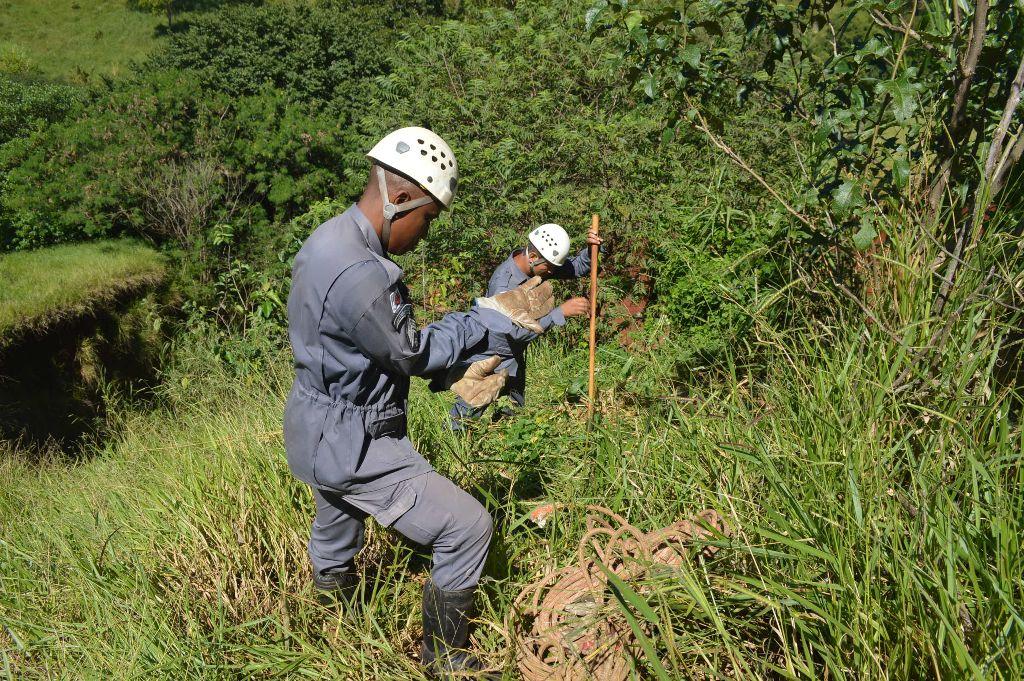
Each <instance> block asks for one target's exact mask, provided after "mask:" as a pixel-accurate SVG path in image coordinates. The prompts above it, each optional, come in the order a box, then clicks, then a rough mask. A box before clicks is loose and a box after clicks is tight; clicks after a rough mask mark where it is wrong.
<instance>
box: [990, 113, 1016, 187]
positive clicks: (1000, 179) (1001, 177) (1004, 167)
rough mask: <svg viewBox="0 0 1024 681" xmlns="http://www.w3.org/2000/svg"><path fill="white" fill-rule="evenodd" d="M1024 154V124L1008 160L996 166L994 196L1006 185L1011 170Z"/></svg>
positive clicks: (1008, 155)
mask: <svg viewBox="0 0 1024 681" xmlns="http://www.w3.org/2000/svg"><path fill="white" fill-rule="evenodd" d="M1021 156H1024V125H1021V127H1020V128H1019V129H1018V130H1017V141H1016V142H1014V144H1013V146H1012V147H1010V151H1009V153H1008V154H1007V155H1006V160H1005V161H1004V162H1003V163H1001V164H999V167H997V168H996V176H995V177H994V178H992V190H991V191H992V196H995V195H996V194H998V193H999V191H1000V190H1001V189H1002V188H1003V187H1004V186H1005V185H1006V180H1008V179H1009V177H1010V170H1011V169H1012V168H1013V166H1014V165H1015V164H1016V163H1017V162H1018V161H1020V158H1021Z"/></svg>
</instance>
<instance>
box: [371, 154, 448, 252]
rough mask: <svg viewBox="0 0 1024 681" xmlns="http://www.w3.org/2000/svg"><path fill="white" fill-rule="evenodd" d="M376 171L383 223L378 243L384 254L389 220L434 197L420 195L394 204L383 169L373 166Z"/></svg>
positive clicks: (388, 235)
mask: <svg viewBox="0 0 1024 681" xmlns="http://www.w3.org/2000/svg"><path fill="white" fill-rule="evenodd" d="M374 169H375V170H376V171H377V187H378V188H379V189H380V202H381V205H382V206H383V213H384V224H383V225H382V226H381V230H380V245H381V248H383V249H384V254H385V255H387V253H388V244H389V243H390V242H391V221H392V220H394V219H395V216H396V215H398V214H399V213H407V212H409V211H410V210H412V209H414V208H419V207H420V206H425V205H427V204H428V203H430V202H432V201H433V200H434V198H433V197H432V196H421V197H420V198H418V199H413V200H412V201H406V202H405V203H399V204H397V205H396V204H394V203H391V195H390V194H389V193H388V181H387V178H386V173H385V172H384V169H383V168H381V167H380V166H374Z"/></svg>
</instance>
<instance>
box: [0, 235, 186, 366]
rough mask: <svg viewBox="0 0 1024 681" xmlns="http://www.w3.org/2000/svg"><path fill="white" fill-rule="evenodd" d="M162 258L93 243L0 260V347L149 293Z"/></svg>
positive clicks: (129, 246)
mask: <svg viewBox="0 0 1024 681" xmlns="http://www.w3.org/2000/svg"><path fill="white" fill-rule="evenodd" d="M165 275H166V265H165V260H164V258H163V257H162V256H161V255H160V254H159V253H157V252H156V251H154V250H153V249H151V248H148V247H146V246H143V245H142V244H139V243H136V242H132V241H94V242H90V243H83V244H74V245H62V246H53V247H50V248H44V249H40V250H35V251H21V252H16V253H7V254H2V255H0V347H3V346H4V345H7V344H9V343H11V342H13V341H15V340H17V339H18V338H19V337H20V336H22V335H25V334H40V333H42V332H45V331H46V329H47V328H49V327H51V326H53V325H55V324H58V323H60V322H67V321H74V320H75V318H77V317H81V316H85V315H88V314H90V313H92V312H94V311H96V310H97V309H99V308H102V307H103V306H105V305H108V304H111V303H113V302H115V301H117V300H118V299H123V298H125V297H130V296H131V295H132V294H138V293H139V292H142V291H145V290H146V289H149V288H152V287H153V286H154V285H155V284H157V283H159V282H160V281H161V280H162V279H163V278H164V277H165Z"/></svg>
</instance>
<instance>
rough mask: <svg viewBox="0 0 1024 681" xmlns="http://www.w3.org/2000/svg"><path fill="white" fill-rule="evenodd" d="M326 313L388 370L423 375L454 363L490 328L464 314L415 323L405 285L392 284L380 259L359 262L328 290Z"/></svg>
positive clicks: (376, 361) (367, 353)
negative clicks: (428, 322) (377, 260)
mask: <svg viewBox="0 0 1024 681" xmlns="http://www.w3.org/2000/svg"><path fill="white" fill-rule="evenodd" d="M325 315H329V316H330V319H331V320H332V322H333V324H334V325H336V327H337V328H338V330H339V331H341V332H343V333H344V334H345V336H346V337H347V338H348V339H350V340H351V341H352V343H354V344H355V345H356V347H357V348H358V349H359V351H360V352H361V353H362V354H363V355H365V356H366V357H368V358H370V359H371V360H373V361H374V362H375V363H376V364H378V365H379V366H381V367H383V368H384V369H385V370H386V371H388V372H393V373H398V374H401V375H404V376H421V375H424V374H429V373H433V372H435V371H438V370H441V369H447V368H449V367H451V366H452V365H453V364H455V363H456V362H457V361H458V360H459V357H461V356H462V355H463V354H468V353H469V352H471V351H472V349H473V348H474V347H475V346H477V345H478V344H480V343H481V342H482V341H483V340H484V339H485V338H486V335H487V330H486V329H485V328H484V327H483V326H482V325H480V324H479V323H477V322H475V321H474V320H473V319H472V318H470V317H469V316H468V315H466V314H465V313H453V314H449V315H446V316H445V317H443V318H442V319H441V320H439V321H437V322H435V323H433V324H430V325H429V326H427V327H426V328H424V329H423V330H422V331H421V330H419V329H418V328H417V327H416V320H415V318H414V317H413V313H412V304H411V303H409V301H408V300H407V296H406V291H405V287H404V286H403V285H401V284H400V283H399V284H391V283H390V281H389V279H388V276H387V273H386V272H385V271H384V269H383V268H382V267H381V266H380V264H379V263H375V262H371V261H368V262H365V263H360V264H358V265H354V266H352V267H350V268H349V269H347V270H346V271H345V272H344V273H342V274H341V276H339V277H338V278H337V279H336V280H335V282H334V285H333V286H332V287H331V290H330V292H329V293H328V295H327V301H326V303H325Z"/></svg>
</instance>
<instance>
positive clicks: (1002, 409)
mask: <svg viewBox="0 0 1024 681" xmlns="http://www.w3.org/2000/svg"><path fill="white" fill-rule="evenodd" d="M906 232H907V233H908V234H911V232H912V228H911V227H910V226H906ZM894 233H899V232H896V231H894ZM911 236H912V235H911ZM911 236H908V237H907V241H908V242H909V243H912V242H913V241H914V239H913V238H911ZM906 250H907V253H909V252H911V250H912V249H911V248H910V247H909V246H908V247H907V249H906ZM908 263H909V261H908V260H906V259H903V256H902V255H901V245H900V244H899V243H897V242H896V241H895V239H894V240H893V242H892V243H891V251H890V252H889V253H888V254H887V256H886V257H885V258H879V259H878V261H877V262H875V263H874V264H873V267H874V268H875V269H876V272H877V274H878V275H879V276H880V277H881V280H884V281H889V282H897V285H895V286H892V287H890V288H889V289H887V295H886V297H885V299H884V300H882V299H880V300H878V301H873V304H874V305H875V307H874V311H873V313H872V314H873V315H874V317H873V318H872V319H871V323H867V324H862V323H859V322H854V323H852V324H850V325H846V324H845V323H842V322H841V320H836V324H835V325H816V326H814V327H811V328H806V329H798V330H795V331H794V332H792V333H789V334H783V335H780V334H778V333H777V332H774V331H772V330H771V328H772V327H771V326H769V325H761V324H758V325H757V326H756V327H755V329H754V331H753V339H754V340H753V341H752V345H751V346H750V347H748V348H745V349H744V351H743V353H742V354H743V356H751V353H753V354H755V355H756V356H757V357H758V362H757V364H756V365H754V366H757V367H766V368H767V370H763V369H756V368H747V367H746V366H745V365H743V364H741V363H738V362H733V363H729V364H727V365H726V366H725V367H723V368H722V369H721V370H720V373H717V374H716V377H715V378H714V380H709V381H708V382H707V386H708V387H706V388H704V389H699V390H694V391H692V392H691V393H690V394H689V395H688V396H687V397H686V398H680V397H675V398H671V396H668V395H665V392H666V390H665V386H666V385H667V384H668V382H669V379H670V378H671V377H672V375H673V371H674V367H673V366H672V363H671V361H670V360H669V359H668V358H670V357H671V353H670V352H669V350H670V346H671V343H672V340H671V337H668V339H667V340H666V339H665V337H664V334H661V333H658V330H657V329H655V330H654V331H655V333H653V334H652V337H653V338H657V337H662V340H661V341H660V342H658V343H656V344H654V345H652V346H651V347H649V348H647V350H646V351H638V352H635V353H633V354H629V355H627V354H626V353H625V352H623V351H622V350H618V349H615V348H614V347H613V346H611V345H608V346H606V347H605V348H604V349H602V352H601V354H600V355H599V363H600V366H601V374H600V379H599V380H600V385H601V407H602V409H601V412H602V413H601V419H600V424H599V426H598V427H597V428H596V429H595V430H594V431H593V432H592V433H591V434H590V435H588V434H587V431H586V429H585V427H584V426H583V423H582V417H583V413H584V410H583V407H582V406H581V405H579V404H578V403H576V404H573V403H572V401H571V400H567V395H570V396H571V393H572V392H573V386H574V385H575V384H577V383H579V381H580V380H581V379H583V378H584V377H585V371H586V369H585V367H586V350H585V345H584V344H583V342H582V341H581V340H580V338H581V337H582V336H583V332H582V330H581V329H582V328H583V327H582V326H579V327H577V328H575V331H576V332H577V333H572V332H573V327H570V328H568V329H566V330H565V331H563V332H560V335H556V336H555V337H554V338H551V339H546V340H545V341H544V342H543V343H539V344H537V346H536V347H535V348H534V349H533V350H532V351H531V357H530V360H531V383H530V387H529V398H528V399H529V406H528V408H527V409H526V410H525V411H524V412H522V413H520V414H519V415H518V416H517V417H516V418H513V419H511V420H508V421H504V422H501V423H499V424H496V425H483V426H481V427H480V428H479V429H477V430H476V431H474V432H471V433H469V434H466V435H453V434H451V433H449V432H448V431H447V430H446V429H445V427H444V424H445V419H446V415H445V412H446V409H447V406H448V404H449V398H448V396H446V395H431V394H429V393H428V392H426V391H425V389H424V387H423V384H422V382H418V381H417V382H414V383H415V388H414V392H413V396H412V407H411V415H412V417H411V422H410V428H411V432H412V435H413V438H414V440H415V441H416V443H417V445H418V447H419V448H420V450H421V451H423V452H425V453H426V454H427V455H428V456H429V457H430V458H431V459H432V460H433V461H434V463H435V466H436V467H437V468H438V469H439V470H441V471H442V472H444V473H446V474H448V475H450V476H451V477H453V478H454V479H455V480H457V481H458V482H459V483H460V484H462V485H463V486H465V487H466V488H467V489H470V490H471V491H472V492H473V493H474V494H475V495H476V496H477V497H479V498H481V499H482V500H484V501H485V502H486V503H487V505H488V507H489V508H490V510H491V512H492V514H493V515H494V518H495V523H496V536H495V540H494V543H493V545H492V555H491V558H490V560H489V563H488V566H487V569H486V571H485V579H484V582H483V608H482V613H481V616H480V620H481V625H480V627H479V628H478V630H477V639H478V644H479V645H480V647H481V648H482V649H483V650H484V651H486V655H487V656H488V659H489V660H491V661H492V662H493V664H494V665H495V666H497V667H500V668H503V669H505V670H506V672H507V673H506V677H507V678H516V677H517V674H516V672H515V663H514V650H513V648H512V645H511V640H512V638H513V637H514V636H515V632H516V631H517V630H518V626H519V622H518V620H517V618H516V617H515V613H514V609H513V602H514V600H515V598H516V597H517V596H518V595H519V594H520V593H521V591H522V589H523V587H524V585H526V584H528V583H531V582H533V581H535V580H537V579H538V578H540V577H541V576H542V575H543V574H545V573H546V571H547V570H550V569H551V568H553V567H557V566H561V565H566V564H568V563H570V562H571V561H573V560H575V557H574V551H575V545H576V543H577V542H578V540H579V538H580V536H581V535H582V533H583V531H584V518H585V516H586V511H585V508H584V507H585V505H586V504H593V503H596V504H603V505H605V506H608V507H610V508H612V509H614V510H616V511H618V512H620V513H622V514H623V515H625V516H626V517H627V518H628V519H629V520H630V521H631V522H632V523H634V524H635V525H637V526H638V527H640V528H641V529H643V530H650V529H653V528H656V527H660V526H662V525H664V524H666V523H668V522H671V521H673V520H675V519H678V518H684V517H688V516H690V515H692V514H693V513H695V512H697V511H699V510H701V509H704V508H714V509H717V510H718V511H719V512H720V513H721V514H722V515H723V516H724V517H725V518H726V519H727V520H728V522H729V524H730V525H731V527H732V529H733V534H732V538H731V539H728V540H724V539H722V540H718V541H717V542H716V543H718V544H719V545H720V546H721V550H720V551H719V552H718V554H717V555H716V556H715V557H714V558H713V559H708V560H703V559H702V560H697V559H694V560H692V561H689V562H685V563H684V564H683V565H682V566H680V567H679V568H678V569H673V570H671V571H667V572H659V573H652V575H651V576H650V577H648V578H647V579H645V580H644V581H642V582H639V583H634V584H633V585H632V586H633V588H634V589H635V591H636V592H637V593H639V594H642V595H643V596H642V598H643V600H644V601H645V602H644V603H642V604H641V605H640V606H637V607H631V606H626V605H623V604H622V603H620V602H618V601H616V600H614V599H611V600H610V602H609V604H607V605H606V606H605V607H604V609H602V610H599V611H598V612H597V615H598V616H601V617H605V616H606V617H622V616H623V615H624V613H623V612H622V610H623V609H629V610H631V612H630V616H631V617H633V618H634V619H647V620H649V621H648V622H647V627H648V631H649V632H652V634H651V638H650V640H649V641H648V644H649V646H650V650H651V651H653V652H654V654H655V655H656V657H657V659H656V660H655V659H653V658H652V656H651V655H649V654H646V653H644V652H642V651H640V650H639V649H638V650H637V653H636V658H637V659H636V661H635V662H634V663H633V664H634V666H635V668H636V670H637V674H639V675H640V676H641V677H652V678H653V677H660V678H700V679H705V678H710V677H712V676H716V675H724V676H727V677H730V678H737V677H739V678H822V677H824V678H893V679H905V678H957V679H961V678H978V679H982V678H986V679H987V678H1006V679H1013V678H1020V677H1021V675H1022V674H1024V647H1022V626H1024V617H1022V612H1021V607H1020V604H1021V603H1022V602H1024V582H1022V575H1024V551H1022V538H1024V493H1022V492H1024V468H1022V466H1021V445H1022V435H1021V429H1020V426H1019V424H1018V423H1016V422H1015V421H1013V420H1011V416H1010V410H1011V407H1013V405H1014V404H1016V403H1015V402H1014V397H1013V394H1012V392H1011V391H1010V390H1009V389H1007V388H1005V387H1002V386H1001V385H1000V384H999V382H998V381H997V380H996V377H995V375H994V373H993V366H995V364H996V363H997V362H996V359H997V357H998V355H999V351H1000V350H999V345H1000V340H999V336H998V334H997V333H995V332H993V331H991V330H986V329H991V328H992V327H991V326H990V325H988V324H987V323H986V322H985V319H984V317H985V315H986V314H987V313H985V310H989V311H991V309H990V308H988V307H984V306H985V305H987V303H984V301H982V302H979V303H977V305H975V304H974V303H971V302H970V299H969V298H962V299H960V302H962V303H963V304H964V308H963V309H964V310H965V311H966V312H967V313H966V314H964V315H962V316H961V317H958V321H957V323H955V324H953V325H952V326H951V327H950V330H949V333H948V335H947V337H946V341H945V342H944V343H943V344H941V346H940V347H937V348H936V350H935V351H936V353H937V354H933V355H928V356H927V361H925V358H924V356H922V355H919V354H917V351H912V350H911V348H915V347H921V346H922V343H921V342H920V339H921V338H922V337H925V338H927V337H928V336H929V334H931V333H932V332H934V330H935V328H936V326H938V325H939V324H940V323H941V320H930V319H927V317H926V315H922V314H921V312H920V311H922V310H927V301H928V300H930V299H931V297H932V296H933V295H934V291H933V283H932V280H931V278H930V277H927V276H925V277H912V276H909V274H908V273H909V272H911V271H913V270H912V267H911V266H910V265H909V264H908ZM965 281H966V280H965ZM965 286H966V288H965V289H964V290H966V291H969V290H970V282H967V283H966V284H965ZM889 294H891V296H890V295H889ZM772 304H783V303H782V302H780V298H779V297H778V296H769V297H768V298H766V299H765V300H764V301H763V304H762V306H761V309H762V310H764V309H765V307H766V306H769V305H772ZM843 307H844V305H843V304H841V303H840V302H839V301H837V304H836V308H837V309H841V308H843ZM951 307H952V305H951ZM185 342H186V343H188V345H185V346H183V347H180V348H179V350H178V353H177V360H176V363H175V365H174V367H173V368H172V369H171V370H170V371H169V373H168V374H167V376H166V377H165V381H164V389H163V404H164V406H163V407H162V408H161V409H160V410H158V411H156V412H149V413H132V412H130V411H122V412H121V413H120V415H119V416H118V420H119V424H118V430H119V432H120V435H118V436H117V437H116V438H114V439H113V440H112V441H111V442H109V443H108V444H106V445H103V446H102V447H99V448H97V450H96V451H95V452H94V455H93V457H92V458H91V459H90V460H88V461H87V462H85V463H82V464H80V465H75V466H73V467H70V468H69V467H68V466H67V464H66V463H65V462H64V461H62V460H61V459H60V457H59V455H57V458H56V459H55V460H53V461H52V462H50V463H48V464H43V465H37V464H30V463H28V462H26V461H25V460H24V459H22V458H20V457H19V456H18V454H17V453H16V452H10V453H8V455H6V456H3V457H0V480H2V482H0V527H2V528H4V529H3V534H2V537H0V625H2V626H0V651H2V655H3V669H4V670H5V672H6V673H7V675H8V676H10V677H12V678H80V677H102V678H129V677H146V678H152V677H157V678H185V677H188V678H225V677H240V676H242V677H252V676H258V677H263V678H324V677H328V676H330V677H341V678H364V679H371V678H372V679H404V678H418V675H419V672H418V670H417V667H416V664H415V660H414V659H413V657H411V653H412V651H413V650H414V649H415V640H416V636H417V635H418V631H419V624H418V617H419V610H418V595H419V587H420V584H421V583H422V582H423V580H424V579H425V578H426V574H427V573H426V567H425V565H426V564H425V561H424V560H423V558H422V557H421V556H418V555H417V554H415V553H414V552H412V551H411V550H410V549H409V548H408V547H406V546H405V545H404V544H402V543H400V542H397V541H395V538H394V537H393V536H391V535H390V534H389V533H388V532H381V531H380V530H379V529H377V528H374V527H371V530H370V533H369V541H368V546H367V549H366V550H365V551H364V553H363V555H362V558H361V562H360V568H361V570H362V572H363V574H364V578H365V579H364V589H365V593H364V600H365V603H364V606H363V608H362V610H361V611H359V612H356V613H350V614H340V615H339V614H338V613H336V612H333V611H328V610H325V609H323V608H322V607H320V606H318V605H317V604H316V603H315V601H314V599H313V598H312V594H311V592H310V588H309V585H308V563H307V558H306V555H305V541H306V538H307V536H308V523H309V520H310V517H311V514H312V509H313V505H312V500H311V498H310V495H309V492H308V490H307V489H306V488H305V487H304V486H303V485H301V484H299V483H297V482H296V481H295V480H294V479H293V478H292V477H291V476H290V474H289V472H288V470H287V466H286V464H285V460H284V453H283V448H282V440H281V432H280V428H281V418H282V408H283V402H284V396H285V394H286V391H287V389H288V386H289V383H290V380H291V371H290V366H289V358H288V356H287V355H286V354H285V353H276V354H275V353H270V354H268V355H266V359H265V360H261V361H259V362H258V363H255V364H252V365H248V366H239V365H238V364H235V365H227V364H224V363H223V362H221V361H219V360H217V359H216V358H215V356H214V354H213V353H212V351H211V350H210V348H209V347H208V345H207V342H206V341H204V340H203V339H202V338H192V339H190V340H188V341H185ZM235 342H238V343H247V342H250V341H247V340H245V339H236V341H235ZM929 366H932V367H934V368H935V369H936V371H937V375H940V376H942V377H943V381H942V383H941V385H938V384H932V383H929V382H927V381H926V382H924V383H923V384H922V383H917V382H915V381H911V382H907V381H906V377H907V376H909V377H911V378H914V377H917V376H919V375H927V373H928V367H929ZM667 398H668V399H667ZM550 501H559V502H563V503H565V504H567V508H565V509H564V510H563V511H561V512H559V513H557V514H556V515H555V516H554V518H553V520H552V521H550V522H549V523H548V524H547V525H546V526H544V527H537V526H535V525H533V524H532V523H529V522H523V521H524V518H525V516H526V514H527V513H529V511H530V510H531V509H533V508H535V507H536V506H537V505H538V504H542V503H546V502H550Z"/></svg>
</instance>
